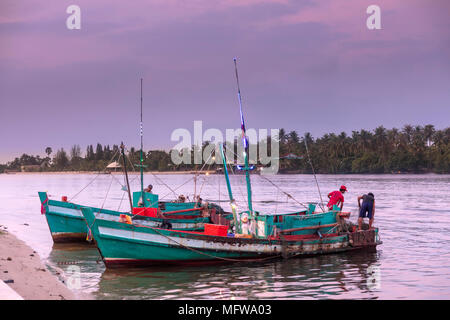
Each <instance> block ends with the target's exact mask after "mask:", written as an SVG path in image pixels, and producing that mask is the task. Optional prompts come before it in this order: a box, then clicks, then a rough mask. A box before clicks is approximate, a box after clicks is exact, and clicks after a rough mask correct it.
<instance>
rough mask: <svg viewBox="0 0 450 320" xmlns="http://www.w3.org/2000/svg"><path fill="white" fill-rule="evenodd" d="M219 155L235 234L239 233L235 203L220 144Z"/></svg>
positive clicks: (225, 160)
mask: <svg viewBox="0 0 450 320" xmlns="http://www.w3.org/2000/svg"><path fill="white" fill-rule="evenodd" d="M220 154H221V156H222V162H223V173H224V174H225V180H226V182H227V189H228V196H229V198H230V206H231V212H233V220H234V226H235V228H236V230H235V232H236V233H239V227H238V224H237V213H236V203H235V201H234V198H233V192H232V191H231V184H230V177H229V176H228V168H227V159H226V158H225V154H224V152H223V146H222V144H220Z"/></svg>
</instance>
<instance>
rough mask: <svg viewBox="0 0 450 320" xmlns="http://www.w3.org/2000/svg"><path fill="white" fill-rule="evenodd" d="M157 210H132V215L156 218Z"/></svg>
mask: <svg viewBox="0 0 450 320" xmlns="http://www.w3.org/2000/svg"><path fill="white" fill-rule="evenodd" d="M157 213H158V208H133V215H138V216H144V217H152V218H156V215H157Z"/></svg>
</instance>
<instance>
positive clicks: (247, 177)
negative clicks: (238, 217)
mask: <svg viewBox="0 0 450 320" xmlns="http://www.w3.org/2000/svg"><path fill="white" fill-rule="evenodd" d="M233 61H234V70H235V73H236V82H237V89H238V100H239V108H240V112H241V129H242V143H243V144H244V163H245V166H244V168H242V170H244V171H245V179H246V181H247V198H248V210H249V211H250V215H251V216H253V207H252V186H251V184H250V173H249V171H250V170H251V168H250V167H249V165H248V149H249V148H248V140H247V136H246V135H245V122H244V114H243V112H242V98H241V88H240V87H239V76H238V70H237V62H236V58H234V59H233Z"/></svg>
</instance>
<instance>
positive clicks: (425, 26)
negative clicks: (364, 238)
mask: <svg viewBox="0 0 450 320" xmlns="http://www.w3.org/2000/svg"><path fill="white" fill-rule="evenodd" d="M72 4H76V5H78V6H79V7H80V8H81V30H69V29H67V27H66V19H67V18H68V16H69V14H67V13H66V9H67V7H68V6H69V5H72ZM371 4H376V5H378V6H379V7H380V8H381V27H382V29H381V30H368V29H367V27H366V19H367V18H368V16H369V15H368V14H367V13H366V9H367V7H368V6H369V5H371ZM449 16H450V2H449V1H446V0H370V1H367V0H185V1H182V0H147V1H138V0H134V1H122V0H71V1H65V0H39V1H38V0H28V1H24V0H2V1H1V2H0V138H1V140H0V141H1V142H0V162H6V161H9V160H12V159H13V157H15V156H19V155H20V154H22V153H28V154H40V155H44V149H45V148H46V147H47V146H51V147H52V148H53V150H56V149H58V148H61V147H64V148H65V149H66V150H68V149H69V148H70V146H72V145H73V144H79V145H80V146H81V147H82V150H85V148H86V145H87V144H91V143H92V144H95V143H97V142H100V143H102V144H119V143H120V142H121V141H124V142H125V144H127V145H128V146H131V145H134V146H138V145H139V130H138V125H139V91H140V87H139V81H140V80H139V79H140V78H141V77H142V78H143V79H144V132H145V138H144V139H145V143H144V148H145V149H157V148H163V149H169V148H170V147H172V146H174V145H175V144H176V142H174V141H171V140H170V136H171V133H172V132H173V131H174V130H175V129H177V128H186V129H189V130H192V129H193V121H194V120H202V121H203V128H204V129H207V128H218V129H220V130H223V131H225V129H226V128H239V125H240V124H239V108H238V102H237V96H236V83H235V78H234V69H233V57H235V56H236V57H238V59H239V62H238V64H239V76H240V82H241V90H242V96H243V103H244V112H245V116H246V125H247V128H267V129H270V128H285V129H286V130H288V131H289V130H296V131H298V132H299V133H300V134H303V133H304V132H307V131H309V132H311V133H312V134H313V136H314V137H318V136H321V135H322V134H324V133H326V132H336V133H339V132H341V131H346V132H347V133H351V131H352V130H360V129H361V128H364V129H374V128H375V127H377V126H379V125H383V126H385V127H386V128H392V127H402V126H403V125H405V124H413V125H415V124H418V125H424V124H429V123H430V124H434V125H435V126H436V127H437V128H444V127H448V126H449V125H450V59H449V57H450V19H449Z"/></svg>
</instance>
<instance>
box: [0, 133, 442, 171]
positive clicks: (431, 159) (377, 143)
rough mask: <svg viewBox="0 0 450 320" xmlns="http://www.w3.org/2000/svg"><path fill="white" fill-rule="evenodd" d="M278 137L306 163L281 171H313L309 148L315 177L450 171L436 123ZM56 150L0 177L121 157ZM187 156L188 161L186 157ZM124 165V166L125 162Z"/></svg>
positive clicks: (147, 156)
mask: <svg viewBox="0 0 450 320" xmlns="http://www.w3.org/2000/svg"><path fill="white" fill-rule="evenodd" d="M276 138H277V139H278V140H279V142H280V150H279V154H280V156H284V155H287V154H289V153H293V154H295V155H299V156H303V159H283V160H281V161H280V172H286V173H289V172H296V173H311V172H312V169H311V165H310V163H309V161H308V156H307V152H306V146H308V150H309V154H310V157H311V161H312V163H313V166H314V169H315V172H317V173H397V172H418V173H420V172H436V173H450V128H446V129H443V130H436V129H435V128H434V126H432V125H426V126H424V127H422V126H411V125H405V126H404V127H403V128H402V129H401V130H399V129H396V128H393V129H386V128H384V127H383V126H380V127H378V128H375V129H374V130H373V131H367V130H364V129H362V130H361V131H352V134H351V136H348V135H347V134H346V133H345V132H341V133H340V134H339V135H336V134H334V133H327V134H324V135H323V136H322V137H320V138H317V139H314V138H313V137H312V136H311V134H310V133H306V134H305V135H304V136H300V135H299V134H298V133H297V132H296V131H291V132H289V133H286V130H284V129H280V131H279V136H278V137H276ZM305 142H306V143H305ZM240 143H241V141H240V139H235V142H234V152H235V153H237V145H238V144H240ZM269 143H270V141H269ZM209 144H210V142H205V143H204V144H203V146H202V148H200V147H197V146H195V147H194V146H192V147H191V149H190V150H189V149H186V150H184V151H183V152H190V159H191V163H194V153H195V152H202V153H203V152H204V150H205V148H207V147H208V145H209ZM52 152H53V151H52V148H51V147H47V148H46V149H45V153H46V155H47V157H45V158H41V157H40V156H32V155H28V154H23V155H22V156H20V157H17V158H15V159H14V160H13V161H11V162H8V163H7V164H6V165H0V173H1V172H4V171H5V170H21V167H22V166H24V165H34V166H36V165H39V166H40V169H39V170H42V171H56V170H67V171H74V170H75V171H103V170H105V168H106V166H107V165H108V164H109V163H110V162H111V161H112V160H116V161H117V160H118V156H119V154H120V150H119V146H118V145H113V146H112V148H111V147H110V146H109V145H106V146H102V145H101V144H100V143H97V145H96V148H95V152H94V147H93V145H89V146H87V148H86V154H85V156H84V157H83V156H82V154H81V148H80V146H79V145H74V146H72V148H71V149H70V156H69V155H67V153H66V152H65V151H64V149H60V150H58V151H57V152H56V154H55V155H54V157H53V159H51V158H50V155H51V154H52ZM186 156H187V159H189V156H188V155H187V154H186ZM140 158H141V155H140V150H136V149H135V148H133V147H131V148H130V149H129V152H128V159H129V161H127V169H128V170H129V171H133V170H134V171H137V170H139V167H137V166H136V165H138V164H140ZM203 160H204V161H206V159H203ZM120 164H121V165H123V163H122V160H120ZM143 164H144V166H145V170H146V171H169V170H177V171H183V170H197V169H200V167H201V166H199V165H193V164H184V163H183V164H180V165H174V164H173V163H172V160H171V156H170V153H168V152H166V151H163V150H152V151H149V152H143ZM219 167H221V165H219ZM204 168H205V169H210V170H211V169H212V170H214V169H216V168H217V165H216V164H211V165H209V164H208V165H206V166H205V167H204Z"/></svg>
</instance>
